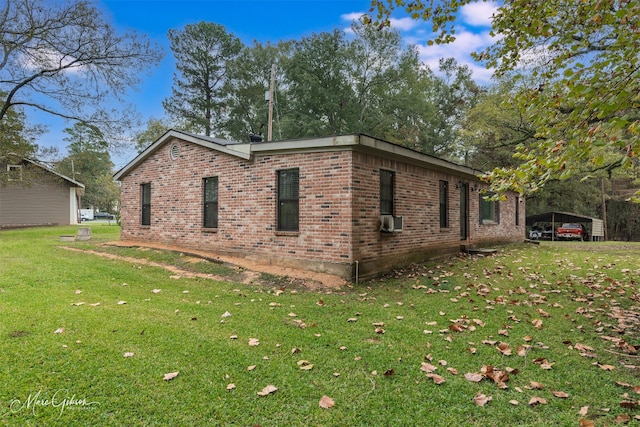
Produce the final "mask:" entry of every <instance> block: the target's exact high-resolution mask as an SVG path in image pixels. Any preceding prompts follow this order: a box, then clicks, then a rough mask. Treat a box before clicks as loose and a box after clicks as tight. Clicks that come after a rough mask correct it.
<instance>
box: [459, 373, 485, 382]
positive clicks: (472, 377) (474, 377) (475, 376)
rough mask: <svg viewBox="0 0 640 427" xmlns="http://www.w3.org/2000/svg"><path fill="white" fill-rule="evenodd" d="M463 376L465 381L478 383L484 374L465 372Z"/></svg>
mask: <svg viewBox="0 0 640 427" xmlns="http://www.w3.org/2000/svg"><path fill="white" fill-rule="evenodd" d="M464 378H465V379H466V380H467V381H471V382H473V383H479V382H480V381H482V379H483V378H484V375H482V374H479V373H477V372H476V373H471V372H467V373H466V374H464Z"/></svg>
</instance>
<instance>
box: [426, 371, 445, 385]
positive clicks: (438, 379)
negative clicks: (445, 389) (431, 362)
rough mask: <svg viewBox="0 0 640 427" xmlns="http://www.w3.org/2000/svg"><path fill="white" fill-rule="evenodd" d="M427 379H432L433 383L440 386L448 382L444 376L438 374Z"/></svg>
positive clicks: (428, 375)
mask: <svg viewBox="0 0 640 427" xmlns="http://www.w3.org/2000/svg"><path fill="white" fill-rule="evenodd" d="M427 377H428V378H431V379H432V380H433V382H434V383H436V384H438V385H440V384H442V383H445V382H446V381H447V380H446V379H445V378H444V377H443V376H440V375H437V374H427Z"/></svg>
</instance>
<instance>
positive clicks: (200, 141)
mask: <svg viewBox="0 0 640 427" xmlns="http://www.w3.org/2000/svg"><path fill="white" fill-rule="evenodd" d="M173 138H178V139H181V140H183V141H187V142H191V143H193V144H197V145H200V146H202V147H205V148H209V149H211V150H216V151H220V152H222V153H226V154H230V155H232V156H237V157H240V158H243V159H245V160H249V159H250V158H251V147H250V145H251V144H243V143H238V142H233V141H228V140H226V139H220V138H212V137H207V136H203V135H195V134H192V133H188V132H183V131H178V130H175V129H170V130H168V131H167V132H165V133H164V135H162V136H161V137H160V138H158V139H157V140H156V141H155V142H154V143H153V144H151V145H150V146H148V147H147V148H146V149H145V150H144V151H143V152H141V153H140V154H138V155H137V156H136V157H135V158H134V159H133V160H131V161H130V162H129V163H127V164H126V165H125V166H124V167H123V168H122V169H120V170H119V171H118V172H116V174H115V175H114V176H113V177H114V178H115V179H118V180H119V179H120V178H122V177H123V176H125V175H126V174H127V173H129V171H131V170H132V169H133V168H135V167H136V166H137V165H138V164H139V163H141V162H142V161H143V160H145V159H146V158H147V157H149V156H150V155H151V154H152V153H153V152H154V151H156V150H157V149H158V148H159V147H160V146H162V145H164V144H165V143H166V142H167V141H169V140H171V139H173ZM231 147H233V148H231Z"/></svg>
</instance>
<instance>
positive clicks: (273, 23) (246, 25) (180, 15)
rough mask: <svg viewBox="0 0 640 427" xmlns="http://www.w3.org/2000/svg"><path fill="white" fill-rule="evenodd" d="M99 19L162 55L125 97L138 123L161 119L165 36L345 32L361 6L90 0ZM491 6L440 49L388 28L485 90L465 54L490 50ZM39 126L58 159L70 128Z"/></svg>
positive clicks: (265, 0)
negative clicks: (448, 61) (206, 26)
mask: <svg viewBox="0 0 640 427" xmlns="http://www.w3.org/2000/svg"><path fill="white" fill-rule="evenodd" d="M97 1H98V6H99V7H100V8H101V9H102V10H103V11H104V13H105V16H106V17H107V20H108V21H110V22H111V23H112V25H114V26H115V27H116V28H117V29H119V30H130V29H135V30H136V31H137V32H139V33H143V34H146V35H147V36H148V37H149V38H151V39H152V40H154V41H155V42H156V43H158V44H159V45H160V46H161V47H163V48H164V50H165V56H164V59H163V61H162V63H161V64H160V66H159V67H158V68H155V69H153V70H151V71H150V75H149V76H143V79H142V80H143V82H142V84H141V85H140V87H139V90H138V91H131V92H130V94H129V95H128V99H127V101H129V102H131V103H132V104H134V105H135V106H136V108H137V110H138V112H139V113H140V114H141V117H142V119H143V120H144V121H145V122H146V120H147V119H148V118H149V117H155V118H161V117H163V116H164V110H163V108H162V100H163V99H165V98H167V97H168V96H170V94H171V85H172V78H173V73H174V69H175V62H174V60H173V56H172V54H171V50H170V48H169V42H168V39H167V31H168V30H169V29H172V28H178V29H179V28H183V27H184V26H185V25H186V24H189V23H194V22H199V21H208V22H215V23H217V24H221V25H224V26H225V28H226V29H227V32H229V33H233V34H234V35H235V36H237V37H239V38H240V39H241V40H242V42H243V43H244V44H245V45H250V44H251V43H252V42H253V41H254V40H258V41H260V42H266V41H271V42H277V41H278V40H292V39H300V38H302V37H304V36H307V35H310V34H312V33H319V32H323V31H332V30H333V29H334V28H338V29H343V30H344V31H348V30H349V26H350V24H351V21H352V20H353V19H357V18H358V17H359V16H361V15H362V14H363V13H364V12H366V11H367V10H369V8H370V1H369V0H249V1H246V0H244V1H241V0H186V1H185V0H182V1H181V0H97ZM495 7H496V6H495V3H492V2H486V3H485V2H479V3H478V4H472V5H468V6H465V8H463V10H462V11H461V13H460V16H459V19H458V21H457V23H456V26H457V28H456V34H457V40H456V42H454V43H453V44H451V45H448V46H427V43H426V42H427V40H428V38H429V35H430V33H431V30H430V26H429V24H428V23H425V22H422V21H419V22H418V21H413V20H411V19H409V18H407V17H403V16H402V15H398V16H393V17H392V21H391V25H392V27H394V28H396V29H398V30H399V31H400V33H401V35H402V37H403V40H404V41H405V42H406V43H407V44H412V45H416V46H417V47H418V50H419V52H420V58H421V59H422V61H423V62H424V63H425V64H427V65H428V66H430V67H431V68H432V69H433V70H436V69H437V64H438V60H439V59H440V58H442V57H445V58H448V57H452V56H453V57H455V58H456V59H457V60H458V62H459V63H464V64H467V65H469V66H470V67H471V68H472V70H473V75H474V78H475V79H476V80H477V81H478V82H480V83H486V82H487V81H488V79H489V77H490V74H491V72H490V70H485V69H484V67H482V66H481V65H479V64H476V63H474V62H473V61H472V59H471V58H470V56H469V53H470V52H472V51H474V50H478V49H481V48H483V47H485V46H487V45H489V44H490V43H491V38H490V37H489V35H488V32H489V25H490V16H491V14H492V13H493V11H494V10H495ZM37 120H38V121H45V120H46V122H45V123H46V124H48V126H49V130H50V131H49V132H48V133H47V134H46V135H44V137H43V138H41V139H40V141H38V143H39V144H40V145H42V146H51V145H54V146H57V147H59V149H60V152H61V154H65V153H66V145H67V143H66V142H64V141H62V138H64V136H65V134H64V132H62V131H63V129H64V128H65V127H69V126H70V125H71V124H70V123H65V122H64V121H61V120H54V119H51V118H47V117H44V116H42V115H38V116H37ZM32 121H35V120H33V119H32ZM133 156H134V153H133V152H125V153H121V154H119V155H115V156H113V161H114V163H115V164H116V169H117V168H119V167H121V166H123V165H124V164H126V163H127V162H128V161H129V160H131V158H133Z"/></svg>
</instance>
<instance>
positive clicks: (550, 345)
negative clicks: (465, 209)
mask: <svg viewBox="0 0 640 427" xmlns="http://www.w3.org/2000/svg"><path fill="white" fill-rule="evenodd" d="M76 229H77V227H63V228H34V229H24V230H11V231H2V232H0V319H1V321H0V343H1V346H2V347H1V349H2V351H1V352H0V424H2V425H28V426H56V425H59V426H73V425H78V426H87V425H92V426H98V425H123V426H154V425H156V426H166V425H172V426H211V425H238V426H252V425H261V426H417V425H420V426H516V425H517V426H548V425H557V426H578V425H580V422H582V423H583V424H584V425H589V424H588V423H589V422H592V423H593V425H596V426H605V425H607V426H608V425H617V424H618V423H620V422H622V423H625V422H628V423H629V424H637V423H638V420H637V418H636V417H637V416H639V415H640V409H639V407H638V401H639V400H640V395H639V394H637V393H636V391H640V387H637V386H640V378H639V374H640V370H639V369H638V368H637V366H636V365H638V360H640V359H639V357H638V355H637V354H636V353H635V350H636V348H640V337H639V335H638V330H639V329H638V328H639V323H638V322H639V321H640V307H638V305H639V303H638V300H639V299H640V292H638V289H637V288H638V280H639V278H640V245H637V244H629V243H625V244H622V243H620V244H616V243H612V242H606V243H580V244H578V243H569V242H556V243H550V242H543V243H542V244H541V245H540V246H537V245H517V246H510V247H506V248H502V249H501V250H500V252H499V253H498V254H496V255H494V256H490V257H464V256H461V257H457V258H453V259H450V260H438V261H434V262H433V263H430V264H427V265H419V266H413V267H411V268H406V269H402V270H398V271H396V272H394V273H393V274H390V275H389V276H387V277H384V278H380V279H377V280H374V281H371V282H366V283H360V284H358V285H352V286H350V287H346V288H344V289H340V290H333V291H327V292H322V293H319V292H309V291H305V290H304V289H303V288H301V287H299V286H293V287H291V286H289V287H284V289H283V288H274V287H273V286H269V285H243V284H240V283H234V282H233V277H234V276H233V274H234V270H232V269H228V268H227V267H223V266H220V265H218V264H215V263H189V262H184V259H183V258H184V257H181V255H180V254H175V253H163V252H159V251H144V250H139V249H138V250H136V249H125V248H109V249H105V248H102V247H99V245H100V243H103V242H107V241H112V240H117V239H118V238H119V228H118V227H116V226H109V225H92V234H93V237H92V239H91V240H90V241H88V242H68V243H62V242H60V241H59V235H62V234H75V233H76ZM63 247H72V248H77V249H92V250H100V251H106V250H108V251H109V252H110V253H115V254H121V255H122V256H127V257H136V258H140V257H148V258H149V259H151V260H153V261H154V262H159V263H166V264H173V265H178V266H179V267H180V268H192V269H194V271H204V272H210V273H212V274H216V275H218V276H225V277H229V278H230V279H229V281H225V282H222V281H220V282H218V281H214V280H209V279H205V278H193V279H189V278H176V276H175V274H174V273H171V272H169V271H167V270H165V269H163V268H161V267H157V266H145V265H140V264H133V263H128V262H123V261H120V260H111V259H106V258H103V257H100V256H97V255H95V254H89V253H86V252H78V251H69V250H65V249H64V248H63ZM282 283H285V284H286V283H287V281H286V280H284V281H282ZM252 339H255V340H252ZM256 343H257V344H258V345H251V344H256ZM303 361H306V362H303ZM311 365H312V366H311ZM301 368H306V369H301ZM309 368H310V369H309ZM176 372H177V373H178V374H177V376H175V377H174V378H173V379H171V380H165V379H164V376H165V374H170V373H176ZM506 372H509V374H508V378H506V374H505V373H506ZM433 374H435V375H436V376H434V375H433ZM471 374H476V375H471ZM477 374H480V375H477ZM466 377H468V378H470V379H476V380H479V381H477V382H476V381H470V380H469V379H467V378H466ZM474 377H475V378H474ZM492 378H493V379H492ZM443 380H444V382H442V381H443ZM436 382H440V384H437V383H436ZM268 385H273V386H275V387H277V391H275V392H273V393H269V394H267V395H265V396H260V395H258V392H261V391H262V390H263V389H264V388H265V387H266V386H268ZM481 395H484V396H486V397H487V398H491V400H490V401H487V403H486V404H485V405H484V406H480V405H478V404H476V403H475V401H474V398H475V397H478V399H476V400H478V401H480V400H482V399H481V398H482V396H481ZM323 396H327V397H330V398H331V399H332V400H333V402H334V403H335V404H334V406H333V407H329V408H322V407H320V405H319V402H320V400H321V398H322V397H323ZM530 402H531V403H530ZM534 402H539V403H537V404H536V403H534Z"/></svg>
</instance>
